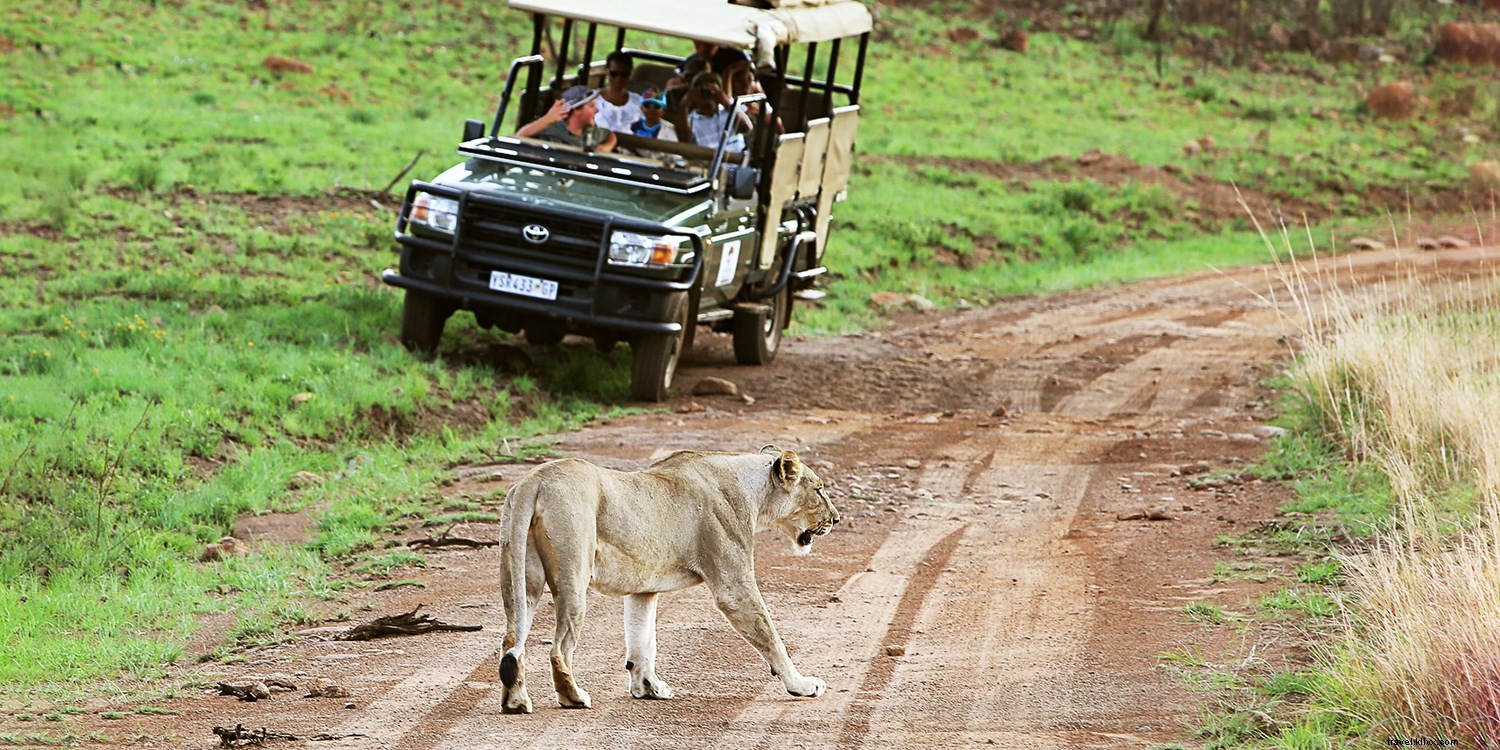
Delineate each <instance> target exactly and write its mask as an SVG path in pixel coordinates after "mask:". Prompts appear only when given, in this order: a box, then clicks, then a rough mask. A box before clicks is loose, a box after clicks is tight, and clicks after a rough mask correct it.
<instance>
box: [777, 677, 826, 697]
mask: <svg viewBox="0 0 1500 750" xmlns="http://www.w3.org/2000/svg"><path fill="white" fill-rule="evenodd" d="M827 689H828V685H826V684H825V683H824V682H823V681H822V680H820V679H818V678H816V677H803V678H802V679H800V680H796V681H790V682H788V683H787V685H786V691H787V692H788V693H791V694H792V695H795V696H797V697H799V698H816V697H818V696H820V695H822V694H823V691H825V690H827Z"/></svg>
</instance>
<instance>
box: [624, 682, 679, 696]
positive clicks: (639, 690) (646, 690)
mask: <svg viewBox="0 0 1500 750" xmlns="http://www.w3.org/2000/svg"><path fill="white" fill-rule="evenodd" d="M674 695H676V694H675V693H673V692H672V686H671V685H668V684H667V683H665V682H662V681H661V679H660V678H657V677H647V678H644V679H642V680H640V681H639V684H636V685H631V686H630V697H632V698H643V699H645V700H659V701H665V700H671V699H672V697H673V696H674Z"/></svg>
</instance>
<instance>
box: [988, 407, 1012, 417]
mask: <svg viewBox="0 0 1500 750" xmlns="http://www.w3.org/2000/svg"><path fill="white" fill-rule="evenodd" d="M990 416H992V417H998V418H1000V419H1005V418H1006V417H1008V416H1010V410H1009V409H1007V408H1005V406H1003V405H1002V406H997V407H995V410H994V411H992V412H990Z"/></svg>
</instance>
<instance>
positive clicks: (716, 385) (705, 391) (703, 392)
mask: <svg viewBox="0 0 1500 750" xmlns="http://www.w3.org/2000/svg"><path fill="white" fill-rule="evenodd" d="M693 395H694V396H738V395H740V387H739V386H737V385H735V384H734V383H732V382H730V381H728V380H725V379H723V378H715V377H707V378H704V379H702V380H700V381H698V384H697V385H695V386H693Z"/></svg>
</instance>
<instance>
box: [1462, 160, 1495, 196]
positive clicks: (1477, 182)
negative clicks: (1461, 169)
mask: <svg viewBox="0 0 1500 750" xmlns="http://www.w3.org/2000/svg"><path fill="white" fill-rule="evenodd" d="M1469 187H1471V188H1473V189H1474V190H1478V191H1490V190H1500V161H1482V162H1479V163H1477V164H1472V165H1470V166H1469Z"/></svg>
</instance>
